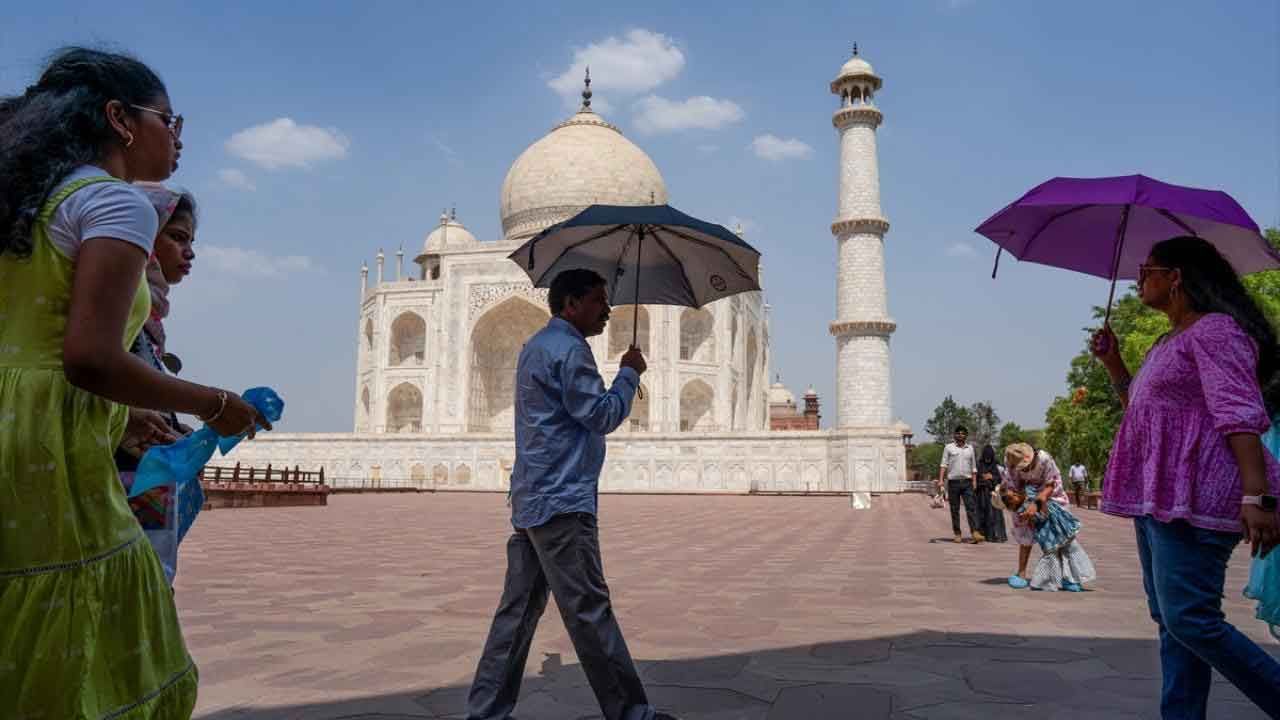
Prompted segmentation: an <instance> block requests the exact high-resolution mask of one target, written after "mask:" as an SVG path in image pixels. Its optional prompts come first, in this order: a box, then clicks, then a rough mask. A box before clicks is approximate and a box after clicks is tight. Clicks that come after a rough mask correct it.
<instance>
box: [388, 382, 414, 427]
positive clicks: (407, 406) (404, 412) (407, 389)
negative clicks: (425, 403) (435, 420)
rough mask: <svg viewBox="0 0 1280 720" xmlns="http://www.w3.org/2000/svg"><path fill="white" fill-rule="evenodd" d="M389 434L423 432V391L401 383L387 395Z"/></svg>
mask: <svg viewBox="0 0 1280 720" xmlns="http://www.w3.org/2000/svg"><path fill="white" fill-rule="evenodd" d="M387 432H390V433H407V432H422V391H421V390H419V389H418V388H416V387H414V386H413V385H411V384H410V383H400V384H399V385H397V386H395V388H393V389H392V390H391V393H390V394H389V395H387Z"/></svg>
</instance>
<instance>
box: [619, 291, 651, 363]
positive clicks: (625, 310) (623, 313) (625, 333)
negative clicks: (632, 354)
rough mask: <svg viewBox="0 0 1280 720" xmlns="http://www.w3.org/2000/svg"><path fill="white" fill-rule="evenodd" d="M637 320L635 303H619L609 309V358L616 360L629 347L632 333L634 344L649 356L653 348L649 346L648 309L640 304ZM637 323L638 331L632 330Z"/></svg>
mask: <svg viewBox="0 0 1280 720" xmlns="http://www.w3.org/2000/svg"><path fill="white" fill-rule="evenodd" d="M638 316H639V321H638V322H637V320H636V318H637V312H636V306H635V305H619V306H617V307H615V308H613V310H612V311H611V313H610V315H609V359H610V360H617V359H618V358H620V357H622V354H623V353H625V352H626V351H627V349H628V348H630V347H631V337H632V335H633V334H634V335H635V338H636V345H637V346H639V348H640V349H641V350H643V351H644V352H645V354H646V355H647V356H649V357H652V355H651V353H652V352H653V348H651V347H649V311H648V310H647V309H646V308H645V307H644V306H643V305H642V306H640V311H639V313H638ZM637 325H639V327H640V331H639V332H634V331H633V328H634V327H636V326H637Z"/></svg>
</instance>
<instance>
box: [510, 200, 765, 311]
mask: <svg viewBox="0 0 1280 720" xmlns="http://www.w3.org/2000/svg"><path fill="white" fill-rule="evenodd" d="M508 257H509V258H510V259H511V260H512V261H514V262H515V263H517V264H518V265H519V266H520V267H521V269H523V270H524V271H525V272H526V273H528V275H529V279H530V280H532V281H533V284H534V286H535V287H550V285H551V281H552V280H554V279H555V277H556V275H558V274H560V272H561V271H563V270H568V269H570V268H587V269H589V270H594V271H596V272H597V273H599V274H600V275H602V276H603V277H604V278H605V280H607V281H608V283H609V302H610V303H612V304H614V305H631V304H637V305H683V306H686V307H702V306H703V305H706V304H707V303H709V302H711V301H713V300H719V299H720V298H723V297H728V296H730V295H735V294H737V293H741V292H747V291H750V290H759V289H760V253H759V251H757V250H756V249H755V248H753V247H751V246H750V245H748V244H747V243H745V242H743V240H742V238H740V237H738V236H737V235H735V234H734V233H733V232H731V231H729V230H728V229H726V228H724V227H722V226H720V225H716V224H714V223H709V222H704V221H702V220H699V219H697V218H695V217H692V216H690V215H686V214H684V213H682V212H680V211H679V210H676V209H675V208H673V207H671V206H669V205H636V206H631V205H592V206H590V207H588V208H587V209H586V210H583V211H582V212H580V213H578V214H577V215H575V216H573V217H571V218H569V219H568V220H565V221H564V222H562V223H560V224H558V225H552V226H551V227H549V228H547V229H546V230H543V231H542V232H541V233H539V234H538V235H537V236H535V237H533V238H532V239H530V240H529V241H528V242H526V243H525V244H524V245H521V246H520V247H519V248H518V249H517V250H516V251H515V252H513V253H511V255H510V256H508Z"/></svg>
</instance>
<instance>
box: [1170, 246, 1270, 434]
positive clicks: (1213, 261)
mask: <svg viewBox="0 0 1280 720" xmlns="http://www.w3.org/2000/svg"><path fill="white" fill-rule="evenodd" d="M1151 257H1152V258H1154V259H1155V261H1156V262H1157V263H1159V264H1160V265H1164V266H1165V267H1170V268H1176V269H1178V270H1181V271H1182V291H1183V292H1185V293H1186V294H1187V300H1188V302H1189V303H1190V304H1191V309H1192V310H1195V311H1196V312H1198V313H1211V312H1213V313H1223V314H1224V315H1230V316H1231V318H1232V319H1234V320H1235V321H1236V323H1237V324H1238V325H1240V327H1241V329H1243V330H1244V331H1245V332H1246V333H1248V334H1249V337H1252V338H1253V340H1254V342H1256V343H1257V344H1258V385H1259V386H1260V387H1261V388H1262V399H1263V402H1264V403H1266V406H1267V414H1268V415H1270V416H1271V417H1275V416H1276V413H1277V412H1280V378H1278V377H1277V372H1278V371H1280V348H1277V347H1276V331H1275V328H1273V327H1271V323H1270V322H1268V321H1267V317H1266V315H1264V314H1263V313H1262V310H1261V309H1260V308H1259V307H1258V304H1257V303H1255V302H1254V301H1253V298H1252V297H1250V296H1249V292H1248V291H1247V290H1245V287H1244V284H1243V283H1241V282H1240V276H1239V275H1237V274H1236V271H1235V268H1233V267H1231V263H1229V262H1227V259H1226V258H1224V257H1222V253H1219V252H1218V249H1217V248H1215V247H1214V246H1213V245H1210V244H1209V243H1208V242H1207V241H1205V240H1202V239H1201V238H1198V237H1193V236H1191V235H1183V236H1180V237H1175V238H1170V239H1168V240H1165V241H1163V242H1160V243H1156V245H1155V247H1153V248H1151Z"/></svg>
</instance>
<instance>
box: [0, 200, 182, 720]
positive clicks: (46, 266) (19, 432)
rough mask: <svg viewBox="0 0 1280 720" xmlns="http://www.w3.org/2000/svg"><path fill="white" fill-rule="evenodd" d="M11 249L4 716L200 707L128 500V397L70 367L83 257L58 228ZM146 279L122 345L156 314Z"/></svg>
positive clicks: (6, 258) (5, 361)
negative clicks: (69, 340)
mask: <svg viewBox="0 0 1280 720" xmlns="http://www.w3.org/2000/svg"><path fill="white" fill-rule="evenodd" d="M95 182H120V181H119V180H115V179H114V178H109V177H101V178H90V179H86V180H80V181H76V182H73V183H71V184H69V185H68V186H67V187H65V188H63V189H62V190H61V191H59V192H58V193H57V194H56V195H55V196H54V197H52V198H50V200H49V201H48V202H47V203H46V204H45V206H44V208H43V209H42V210H41V213H40V216H39V218H38V220H37V223H36V225H35V231H34V232H33V245H34V248H33V250H32V253H31V255H30V256H29V257H25V258H18V257H14V256H13V255H12V254H5V255H3V256H0V717H4V718H26V719H27V720H35V719H36V718H40V719H42V720H64V719H69V718H75V719H79V718H94V719H102V720H125V719H130V720H132V719H134V718H147V719H153V718H163V719H167V718H189V717H190V716H191V712H192V710H193V708H194V707H195V700H196V685H197V673H196V668H195V665H194V664H193V663H192V661H191V656H190V655H188V654H187V648H186V644H185V643H184V642H183V639H182V631H181V629H180V627H179V625H178V613H177V610H176V608H175V607H174V604H173V595H172V593H171V592H170V590H169V585H168V583H167V582H165V576H164V572H163V571H162V570H161V567H160V562H159V560H157V559H156V555H155V553H154V552H153V551H152V549H151V545H150V544H149V543H148V542H147V540H146V538H145V536H144V535H143V532H142V528H141V527H139V525H138V521H137V520H136V519H134V517H133V513H132V512H130V510H129V505H128V503H127V502H126V501H125V495H124V490H123V488H122V487H121V485H120V481H119V479H118V478H117V476H116V468H115V462H114V460H113V459H112V451H113V450H114V448H115V447H116V446H118V445H119V442H120V436H121V434H122V433H123V432H124V426H125V421H126V413H127V411H126V409H125V407H124V406H122V405H117V404H115V403H113V402H110V401H108V400H105V399H103V398H101V397H98V396H96V395H93V394H91V393H88V392H86V391H84V390H81V389H79V388H76V387H74V386H73V385H71V383H69V382H67V379H66V376H65V375H64V373H63V368H62V341H63V335H64V333H65V331H66V325H67V309H68V306H69V305H70V298H71V282H72V274H73V272H74V269H75V265H74V263H73V261H72V260H70V259H69V258H68V257H67V256H66V255H64V254H63V253H62V251H60V250H59V249H57V248H56V247H55V246H54V245H53V243H52V242H51V241H50V240H49V237H48V233H47V228H48V225H49V221H50V219H51V218H52V217H53V212H54V210H55V209H56V208H57V207H58V205H59V204H60V203H61V202H62V201H63V200H65V199H66V198H67V197H68V196H69V195H71V193H73V192H75V191H77V190H79V189H80V188H82V187H84V186H85V185H88V184H91V183H95ZM138 280H139V283H138V289H137V292H136V294H135V295H134V299H133V305H132V306H131V307H130V310H129V318H128V322H127V324H126V327H125V336H124V337H122V338H121V344H122V346H123V347H124V348H126V349H127V348H128V347H129V344H130V341H132V340H133V338H134V337H135V336H136V335H137V334H138V331H139V329H140V328H141V327H142V323H143V321H144V320H145V319H146V317H147V313H148V311H149V309H150V305H151V301H150V296H149V294H148V291H147V284H146V282H144V281H143V280H142V277H141V275H139V278H138Z"/></svg>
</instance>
